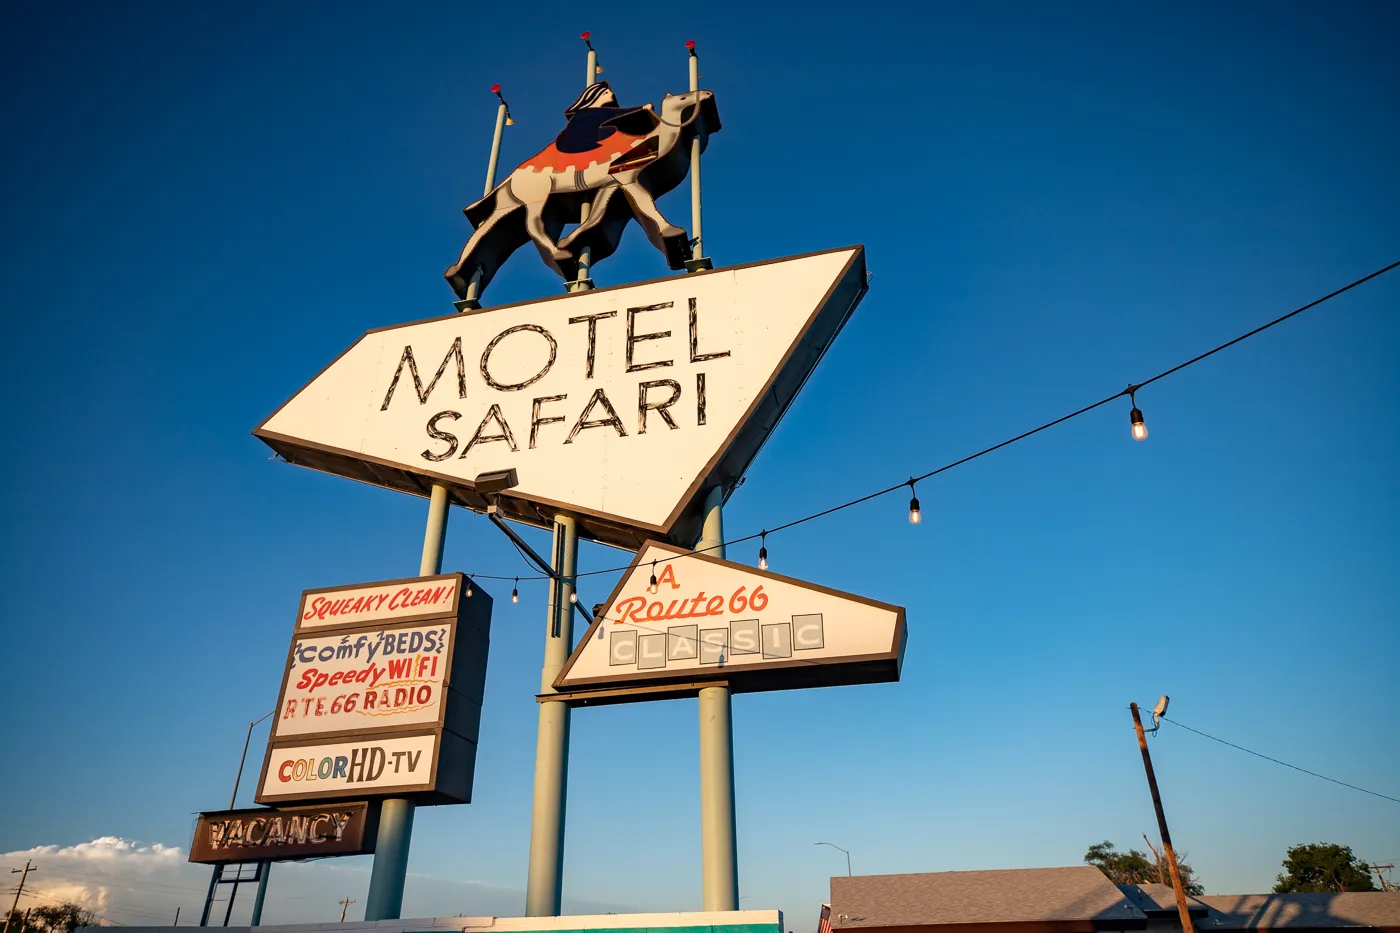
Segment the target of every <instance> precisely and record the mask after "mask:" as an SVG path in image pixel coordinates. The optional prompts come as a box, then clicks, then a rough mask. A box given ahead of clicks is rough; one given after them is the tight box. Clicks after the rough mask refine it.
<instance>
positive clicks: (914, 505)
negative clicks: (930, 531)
mask: <svg viewBox="0 0 1400 933" xmlns="http://www.w3.org/2000/svg"><path fill="white" fill-rule="evenodd" d="M923 520H924V516H923V513H922V512H920V511H919V497H918V495H917V494H916V493H915V492H914V481H913V480H912V479H911V480H910V481H909V524H911V525H917V524H918V523H919V522H921V521H923Z"/></svg>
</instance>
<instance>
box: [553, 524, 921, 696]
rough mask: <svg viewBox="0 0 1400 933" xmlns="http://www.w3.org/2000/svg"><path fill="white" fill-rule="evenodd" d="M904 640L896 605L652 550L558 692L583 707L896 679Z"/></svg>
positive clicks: (654, 546) (607, 608)
mask: <svg viewBox="0 0 1400 933" xmlns="http://www.w3.org/2000/svg"><path fill="white" fill-rule="evenodd" d="M904 641H905V630H904V610H903V609H902V608H900V607H899V606H891V605H888V604H886V603H879V602H875V601H874V600H869V599H865V598H863V597H860V596H853V595H851V594H850V593H842V592H839V591H837V590H832V589H827V588H826V587H823V586H817V585H815V584H812V583H804V582H803V581H801V580H794V579H792V578H791V577H783V576H779V575H778V574H775V573H768V572H766V571H762V570H755V569H753V568H752V567H747V566H744V565H743V564H735V563H731V562H730V561H727V560H720V559H719V558H715V557H709V556H707V555H704V554H696V553H691V552H689V551H685V550H682V549H680V548H676V547H672V546H671V545H667V544H659V543H654V542H653V543H651V544H648V545H647V546H646V547H645V548H643V549H642V550H641V551H640V552H639V553H638V555H637V558H636V560H635V562H634V563H633V564H632V566H631V568H629V569H628V571H627V572H626V574H625V575H624V576H623V578H622V582H621V583H619V584H618V587H617V589H615V590H614V591H613V593H612V595H611V596H609V597H608V601H607V603H605V604H604V605H603V606H602V607H601V608H600V611H599V614H598V617H597V618H596V619H595V620H594V623H593V626H592V627H591V628H590V629H589V630H588V634H587V635H585V636H584V638H583V640H582V641H581V642H579V645H578V647H577V648H575V649H574V653H573V655H572V656H571V657H570V658H569V661H568V663H567V664H565V665H564V669H563V671H561V672H560V674H559V677H558V679H556V680H555V682H554V686H555V689H557V690H559V691H560V692H562V693H566V694H569V695H570V701H571V702H575V703H576V704H578V705H588V704H590V703H594V702H601V703H616V702H626V701H628V700H649V699H657V698H658V697H663V696H685V695H693V694H694V693H695V692H696V691H697V690H698V689H699V688H700V687H702V686H704V685H705V684H706V683H721V682H723V683H728V684H729V686H730V688H731V689H732V690H733V691H734V692H736V693H741V692H746V691H754V690H782V689H788V688H793V687H822V686H835V685H838V684H857V683H879V682H884V681H895V680H898V679H899V671H900V665H901V663H902V662H903V659H904ZM580 691H588V692H590V693H591V692H594V691H596V693H595V694H594V695H595V696H596V697H597V699H590V696H589V693H585V692H580ZM542 699H548V697H547V696H546V697H542Z"/></svg>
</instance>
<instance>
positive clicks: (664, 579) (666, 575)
mask: <svg viewBox="0 0 1400 933" xmlns="http://www.w3.org/2000/svg"><path fill="white" fill-rule="evenodd" d="M663 583H669V584H671V589H673V590H678V589H680V588H681V585H680V584H679V583H677V582H676V568H675V567H674V566H673V565H671V564H669V563H668V564H667V565H666V566H665V567H663V568H661V576H659V577H657V578H656V585H657V586H660V585H661V584H663Z"/></svg>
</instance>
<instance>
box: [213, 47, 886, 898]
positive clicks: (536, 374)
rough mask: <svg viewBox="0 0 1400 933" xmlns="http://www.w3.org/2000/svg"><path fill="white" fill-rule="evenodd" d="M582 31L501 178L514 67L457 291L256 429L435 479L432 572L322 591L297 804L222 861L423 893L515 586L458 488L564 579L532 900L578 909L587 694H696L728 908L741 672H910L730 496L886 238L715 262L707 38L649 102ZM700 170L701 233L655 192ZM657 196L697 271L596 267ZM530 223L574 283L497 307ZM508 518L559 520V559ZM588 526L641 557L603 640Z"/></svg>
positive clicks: (294, 790) (544, 696)
mask: <svg viewBox="0 0 1400 933" xmlns="http://www.w3.org/2000/svg"><path fill="white" fill-rule="evenodd" d="M581 38H582V39H583V41H584V42H585V44H586V45H587V47H588V55H587V66H586V67H587V73H586V79H585V83H584V89H583V92H582V94H580V96H579V97H578V98H577V99H576V100H575V102H574V103H573V104H572V105H571V106H569V107H568V108H567V109H566V111H565V116H566V118H567V121H568V122H567V125H566V126H565V128H564V130H563V131H562V132H560V133H559V134H558V136H557V137H556V138H555V139H554V141H553V142H551V143H550V144H549V145H547V146H546V147H545V148H544V149H542V150H540V151H539V152H538V153H536V154H535V155H533V156H531V157H530V158H529V159H527V160H525V161H524V162H522V163H521V164H520V165H519V166H517V167H516V168H515V169H514V170H512V171H511V172H509V173H508V174H507V176H506V177H505V178H504V179H503V180H501V181H500V182H499V183H498V181H497V177H496V176H497V168H498V163H499V159H500V154H501V143H502V136H503V133H504V128H505V127H506V126H510V125H513V124H514V120H513V119H512V118H511V116H510V110H509V107H508V106H507V104H506V101H505V98H504V97H503V96H502V95H501V92H500V85H496V86H494V87H492V92H493V93H495V95H496V97H497V99H498V101H499V103H498V106H497V108H496V118H495V130H494V133H493V135H492V144H491V154H490V159H489V161H488V166H487V172H486V185H485V188H484V191H483V196H482V198H481V199H480V200H478V201H476V202H475V203H473V204H471V205H468V206H467V207H466V208H464V213H465V214H466V216H467V218H468V220H469V221H470V222H471V225H472V227H473V228H474V231H473V233H472V234H471V237H470V238H469V239H468V240H467V242H466V245H465V246H464V247H463V248H462V251H461V253H460V256H459V258H458V259H457V261H456V262H455V263H454V264H453V265H451V266H450V267H448V269H447V271H446V273H445V274H444V277H445V278H446V280H447V282H448V284H449V285H450V286H451V287H452V289H453V291H454V292H455V293H456V295H457V298H458V300H457V301H455V302H454V305H455V307H456V310H457V312H459V313H455V314H452V315H446V316H442V317H437V318H430V319H427V320H419V321H416V322H413V323H407V324H397V325H390V326H386V327H382V328H379V329H376V330H372V331H369V332H367V333H365V334H364V335H363V336H361V337H360V338H359V339H358V340H357V341H355V342H354V343H353V344H352V345H351V346H350V347H348V348H347V349H346V350H345V351H344V352H343V353H341V354H340V356H338V357H337V358H336V359H335V360H333V361H331V362H330V363H329V364H328V365H327V366H326V368H325V369H323V370H322V371H321V372H320V373H319V374H318V375H316V376H315V377H314V378H313V379H312V380H311V381H310V382H309V383H308V384H307V385H306V386H305V387H304V388H303V389H301V390H300V391H299V392H297V393H296V394H295V395H293V396H292V398H290V399H288V401H287V402H285V403H284V404H283V405H282V406H281V407H279V408H278V409H277V410H276V411H275V412H273V413H272V414H271V415H270V416H269V417H268V418H267V419H266V420H265V421H263V423H262V424H260V425H259V426H258V427H257V428H256V429H255V430H254V434H255V435H256V436H257V437H259V438H260V439H262V440H263V441H264V442H265V443H267V444H268V445H269V446H270V447H271V448H272V449H273V450H274V451H276V452H277V453H278V454H279V455H280V456H281V457H282V458H283V459H284V460H286V461H287V462H289V463H292V464H296V465H300V466H305V467H308V468H311V469H315V470H319V471H322V472H326V473H331V474H335V475H339V476H344V477H347V478H351V479H355V480H359V481H361V482H367V483H371V484H374V485H378V486H383V487H385V488H389V489H395V490H398V491H402V492H408V493H411V494H414V495H418V496H426V497H427V498H428V500H429V507H428V521H427V527H426V530H425V533H424V543H423V551H422V557H421V561H420V566H419V576H418V577H416V578H411V579H407V580H393V581H383V582H376V583H366V584H356V585H353V586H348V587H332V588H328V589H321V590H308V591H306V592H305V593H304V594H303V598H302V602H301V605H300V606H299V608H298V615H297V624H296V630H295V634H294V638H293V644H292V647H291V650H290V651H289V653H288V658H287V662H286V669H285V676H284V678H283V683H282V687H281V692H280V694H279V698H278V709H277V718H276V720H275V724H274V727H273V729H272V734H271V735H270V736H269V741H268V749H267V752H266V755H265V757H264V763H263V770H262V774H261V777H260V779H259V786H258V793H257V796H256V798H255V799H256V800H257V802H258V803H261V804H268V805H270V807H271V808H270V809H266V810H259V811H232V810H231V811H228V812H220V813H210V814H204V815H203V817H202V818H201V823H200V827H199V830H198V836H199V839H197V841H198V842H199V843H200V845H201V846H202V848H200V850H199V851H200V856H201V857H200V859H199V860H201V861H212V862H215V863H224V862H229V861H232V860H233V859H234V858H235V857H238V855H239V854H241V853H244V852H247V851H252V852H256V853H258V856H259V858H261V859H263V860H264V864H266V860H268V859H272V858H279V857H280V858H297V857H306V853H307V852H315V853H319V854H332V853H338V852H339V851H340V850H341V849H343V850H344V851H345V852H350V851H358V852H369V851H373V852H374V867H373V871H372V874H371V879H370V886H369V893H368V896H367V898H366V903H365V919H366V920H367V921H376V920H384V919H393V918H397V917H398V916H399V915H400V911H401V907H402V902H403V890H404V879H405V876H406V873H407V865H408V852H409V844H410V838H411V834H412V827H413V820H414V813H415V809H416V807H418V806H421V805H425V804H439V803H459V802H468V801H469V800H470V798H471V783H472V773H473V769H474V765H475V756H476V738H477V732H478V729H479V723H480V710H481V700H482V696H481V693H482V688H483V686H484V677H485V664H486V657H487V647H488V642H489V625H490V606H491V600H490V597H488V596H486V595H485V594H484V593H482V592H480V590H479V587H478V588H475V589H476V594H475V595H468V594H471V593H472V592H473V581H471V580H470V579H469V578H464V577H463V575H462V574H443V573H442V552H443V544H444V540H445V536H446V531H447V520H448V509H449V507H450V506H451V505H453V504H456V505H459V506H463V507H466V508H469V509H472V510H474V511H478V512H485V513H487V514H488V516H489V517H490V518H491V520H492V521H493V522H494V523H495V524H496V525H497V527H499V528H501V529H502V530H503V531H505V532H506V533H507V535H509V536H510V537H511V538H512V540H513V541H514V542H515V543H516V544H517V546H520V547H522V548H523V551H524V552H525V553H527V554H528V555H530V557H531V559H533V560H535V561H536V563H537V564H539V565H540V566H541V568H542V569H543V570H544V571H545V573H546V576H547V577H548V578H549V580H550V587H549V601H548V605H547V607H546V617H545V646H544V660H543V666H542V670H541V681H540V692H539V695H538V696H537V701H538V704H539V731H538V736H537V745H536V759H535V783H534V803H533V809H532V815H531V836H530V855H529V868H528V877H527V885H526V914H527V915H529V916H554V915H558V914H559V912H560V905H561V899H562V893H563V879H562V875H563V860H564V825H565V805H566V791H567V779H568V755H569V727H570V715H571V709H572V708H573V707H575V706H599V705H607V704H611V703H621V702H636V701H641V700H651V699H665V698H670V697H679V696H687V697H688V696H695V697H698V700H699V714H700V797H701V845H702V865H703V877H702V891H703V904H704V909H705V910H707V911H715V910H721V911H734V910H737V909H738V901H739V891H738V858H737V846H736V827H735V807H734V760H733V758H734V756H733V728H732V709H731V694H732V693H734V692H745V691H752V690H773V689H788V688H796V687H811V686H823V685H831V684H851V683H875V682H882V681H892V680H898V679H899V670H900V663H901V661H902V658H903V651H904V637H905V635H904V632H905V629H904V610H903V609H900V608H899V607H895V606H888V605H885V604H883V603H877V602H873V601H871V600H867V599H863V598H861V597H857V596H852V595H850V594H846V593H841V592H839V591H836V590H831V589H828V588H825V587H820V586H815V585H813V584H809V583H804V582H802V581H799V580H794V579H791V578H788V577H782V576H779V575H776V574H771V573H766V572H764V571H762V570H758V571H755V570H753V569H751V568H748V567H745V566H741V565H738V564H733V563H730V562H729V561H726V560H725V559H724V557H725V554H724V544H723V542H724V524H723V514H722V513H723V504H724V501H725V499H726V498H727V496H728V495H729V494H730V493H731V492H732V491H733V489H734V488H735V487H736V486H737V484H738V483H739V482H740V481H741V479H742V477H743V475H744V473H745V471H746V470H747V468H748V466H749V464H750V463H751V462H752V461H753V459H754V457H755V456H756V455H757V453H758V451H759V449H760V448H761V447H762V445H763V444H764V442H765V441H766V440H767V439H768V437H769V436H771V434H772V433H773V431H774V430H775V428H776V426H777V424H778V422H779V420H780V419H781V418H782V416H783V414H784V413H785V412H786V410H787V408H788V407H789V405H790V404H791V403H792V401H793V399H794V398H795V397H796V395H797V393H798V392H799V391H800V390H801V388H802V385H803V384H804V383H805V381H806V380H807V378H808V377H809V376H810V375H811V373H812V371H813V370H814V368H815V367H816V365H817V363H818V362H819V361H820V359H821V358H822V356H823V354H824V353H825V352H826V351H827V349H828V348H829V347H830V346H831V344H832V342H833V341H834V340H835V338H836V336H837V334H838V333H839V332H840V330H841V329H842V327H843V326H844V324H845V322H846V320H847V319H848V318H849V317H850V315H851V313H852V312H853V311H854V310H855V307H856V305H857V304H859V302H860V300H861V298H862V297H863V296H864V294H865V291H866V288H867V285H866V278H867V276H866V271H865V251H864V249H863V248H862V247H860V246H849V247H844V248H839V249H832V250H826V251H823V252H817V253H809V254H805V255H802V256H792V257H786V258H782V259H776V260H769V261H764V262H755V263H748V264H744V265H738V266H731V267H728V268H722V269H714V268H713V263H712V261H711V259H710V258H708V257H707V256H706V250H705V243H704V239H703V236H702V225H701V220H702V218H701V182H700V158H701V154H702V153H703V151H704V150H705V148H706V146H707V145H708V142H709V138H710V136H711V135H712V134H714V133H716V132H719V130H720V129H721V124H720V119H719V111H718V107H717V104H716V102H715V99H714V95H713V94H712V93H711V92H710V91H705V90H701V89H700V87H699V78H700V72H699V55H698V52H697V51H696V48H695V43H694V42H688V43H686V48H687V55H688V70H689V82H688V85H689V86H688V89H687V90H686V91H683V92H680V93H673V94H667V95H665V97H664V98H663V99H662V101H661V103H660V105H659V106H653V105H652V104H650V103H648V104H645V105H644V106H640V107H624V106H622V105H621V104H620V103H619V101H618V98H617V96H616V94H615V93H614V92H613V90H612V88H611V87H610V86H609V84H608V82H606V81H600V80H598V74H599V72H600V71H601V70H602V69H601V67H600V66H599V64H598V53H597V51H596V50H595V49H594V48H593V45H592V42H591V37H590V34H589V33H584V34H583V35H582V37H581ZM687 175H689V177H690V185H691V232H690V233H689V234H687V232H686V231H685V230H684V229H683V228H681V227H679V226H676V225H674V224H672V223H670V221H668V220H667V219H666V217H665V216H664V215H663V214H662V213H661V211H660V209H659V208H658V207H657V205H656V198H658V197H660V196H661V195H663V194H665V193H666V192H668V191H671V190H673V189H674V188H676V187H677V186H679V184H680V183H681V182H682V181H683V180H684V179H685V178H686V176H687ZM634 220H635V221H636V222H637V225H638V226H639V227H640V228H641V229H642V231H643V233H644V234H645V235H646V237H647V239H648V241H649V242H650V243H651V244H652V245H653V246H654V247H655V248H656V249H657V250H658V251H659V252H660V253H661V254H662V255H663V256H664V258H665V261H666V265H667V266H668V267H669V268H671V269H673V270H681V269H684V270H686V271H687V272H689V273H694V274H691V275H685V276H670V277H666V278H659V279H654V280H651V281H645V282H638V283H633V284H627V285H620V286H612V287H608V288H601V289H599V288H595V287H594V283H593V280H592V278H591V276H592V271H593V269H594V267H595V265H596V264H597V263H598V262H600V261H602V260H604V259H606V258H607V257H608V256H610V255H611V254H612V253H613V252H614V251H615V250H616V249H617V246H618V242H619V239H620V237H621V235H622V232H623V230H624V228H626V227H627V226H629V225H630V223H631V222H632V221H634ZM570 224H575V226H574V227H573V229H572V230H571V231H570V232H569V233H568V234H567V235H564V234H563V231H564V229H565V228H566V227H567V226H569V225H570ZM531 243H532V244H533V246H534V247H535V248H536V250H537V251H538V252H539V254H540V256H541V257H542V259H543V260H544V261H545V263H546V264H547V265H549V266H550V268H552V269H553V270H554V271H556V272H557V273H558V274H559V275H560V277H561V280H562V281H563V283H564V292H565V293H564V294H562V295H558V296H556V297H553V298H548V299H543V300H537V301H528V302H519V303H514V304H507V305H500V306H496V307H492V308H486V309H484V308H482V304H481V296H482V294H483V292H484V291H485V289H486V288H487V287H488V286H489V285H490V283H491V281H492V279H493V278H494V276H495V274H496V272H497V271H498V270H499V268H500V267H501V265H502V264H503V263H504V262H505V261H506V260H507V259H508V258H509V257H510V256H511V254H512V253H513V252H514V251H515V250H516V249H518V248H519V247H521V246H523V245H526V244H531ZM507 519H508V520H510V521H515V522H521V523H524V524H529V525H533V526H535V527H539V528H548V529H550V530H551V532H552V535H553V549H552V553H551V555H550V558H549V559H548V560H545V559H544V558H542V557H540V556H539V555H537V554H535V552H534V551H533V550H532V549H531V548H530V547H529V546H528V544H525V543H524V542H523V541H522V540H521V539H520V537H519V535H518V534H516V533H515V532H514V531H513V530H512V529H510V528H509V527H508V526H507V525H506V522H505V520H507ZM580 538H585V539H588V540H592V541H596V542H599V543H603V544H609V545H612V546H615V547H621V548H625V549H627V550H629V551H634V552H636V558H635V560H634V561H633V563H632V566H631V567H630V568H629V570H628V571H627V572H626V573H625V574H624V575H623V578H622V581H621V582H620V583H619V584H618V586H617V588H616V589H615V590H614V591H613V593H612V595H611V596H610V597H609V599H608V601H607V603H606V604H605V611H604V612H601V613H600V614H599V615H598V617H597V618H589V617H588V614H587V613H586V612H584V613H583V615H584V616H585V618H589V621H590V623H591V625H590V628H589V629H588V633H587V635H585V636H584V638H583V639H582V641H580V642H579V644H578V645H577V646H575V645H574V638H573V616H574V608H575V603H576V599H577V597H576V593H575V579H576V574H577V572H578V571H577V563H578V542H579V539H580ZM692 549H693V550H692ZM352 798H353V799H352ZM294 803H295V804H314V806H312V807H311V808H310V809H305V808H290V807H288V806H287V805H288V804H294ZM358 808H363V809H358ZM313 811H314V812H313ZM354 814H358V815H357V816H356V815H354ZM376 819H377V823H376V822H375V821H376ZM274 826H275V827H276V828H275V830H274ZM293 826H294V827H295V829H292V828H291V827H293ZM311 826H315V827H318V828H317V829H315V830H313V829H312V828H310V827H311ZM326 826H330V827H331V829H332V832H331V835H327V834H326V832H324V831H323V830H324V827H326ZM357 834H358V835H357ZM303 836H305V838H303ZM313 836H314V837H316V838H314V839H313V838H312V837H313ZM332 840H333V841H332ZM308 847H310V848H308ZM192 857H193V854H192ZM260 878H261V879H262V883H261V884H260V888H259V898H258V903H259V906H260V905H261V901H262V894H263V891H264V890H265V879H266V872H265V869H264V871H263V872H262V873H261V874H260ZM249 880H251V879H249ZM255 914H260V910H255Z"/></svg>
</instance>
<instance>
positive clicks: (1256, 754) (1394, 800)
mask: <svg viewBox="0 0 1400 933" xmlns="http://www.w3.org/2000/svg"><path fill="white" fill-rule="evenodd" d="M1162 721H1163V722H1169V723H1171V724H1172V725H1174V726H1180V727H1181V728H1182V729H1185V730H1186V731H1187V732H1194V733H1196V734H1197V735H1199V736H1203V737H1205V738H1207V739H1210V740H1211V741H1212V742H1219V743H1220V744H1221V745H1228V746H1230V747H1231V748H1236V749H1239V750H1240V751H1242V752H1248V753H1249V754H1251V755H1253V756H1254V757H1256V758H1263V759H1264V760H1265V761H1272V762H1273V763H1274V764H1276V765H1283V766H1284V767H1285V768H1292V769H1293V770H1294V771H1301V772H1303V773H1304V774H1310V775H1312V776H1313V777H1315V778H1322V779H1323V780H1324V781H1331V782H1332V783H1333V784H1340V785H1342V786H1343V787H1350V788H1351V789H1352V790H1359V791H1361V793H1363V794H1370V795H1371V796H1372V797H1380V798H1381V799H1382V800H1389V801H1391V802H1392V803H1400V797H1391V796H1389V795H1388V794H1381V793H1377V792H1376V791H1373V790H1367V789H1366V788H1364V787H1357V786H1356V785H1355V784H1348V783H1347V782H1346V781H1339V780H1337V779H1336V778H1330V777H1328V776H1327V775H1325V774H1318V773H1317V772H1316V771H1309V770H1308V769H1307V768H1300V767H1298V766H1297V765H1291V764H1289V763H1288V762H1286V761H1279V760H1278V759H1277V758H1270V757H1269V756H1268V755H1265V754H1264V753H1262V752H1256V751H1254V750H1253V749H1249V748H1245V747H1244V746H1243V745H1236V744H1235V743H1234V742H1227V741H1225V740H1224V739H1221V738H1216V737H1215V736H1213V735H1210V734H1209V733H1206V732H1202V731H1201V730H1200V729H1192V728H1191V727H1190V726H1188V725H1186V724H1185V723H1181V722H1177V721H1176V720H1175V719H1168V718H1167V717H1166V716H1163V717H1162Z"/></svg>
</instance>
